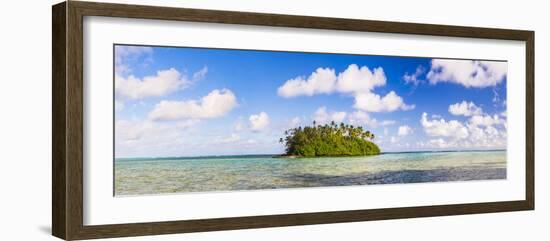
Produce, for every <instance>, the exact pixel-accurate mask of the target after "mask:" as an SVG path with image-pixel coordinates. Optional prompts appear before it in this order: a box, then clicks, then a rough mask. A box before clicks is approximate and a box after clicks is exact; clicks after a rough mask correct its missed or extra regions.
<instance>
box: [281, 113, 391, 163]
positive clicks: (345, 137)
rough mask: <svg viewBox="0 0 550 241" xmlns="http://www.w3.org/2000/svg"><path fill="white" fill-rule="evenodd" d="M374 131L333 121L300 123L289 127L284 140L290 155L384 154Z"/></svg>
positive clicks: (287, 154) (282, 141)
mask: <svg viewBox="0 0 550 241" xmlns="http://www.w3.org/2000/svg"><path fill="white" fill-rule="evenodd" d="M373 139H374V134H372V133H371V132H370V131H364V130H363V127H360V126H359V127H354V126H353V125H346V124H344V123H340V124H339V125H337V124H336V123H334V121H333V122H331V123H330V125H329V124H325V125H317V124H316V122H315V121H314V122H313V127H310V126H305V127H301V126H300V127H296V128H292V129H289V130H287V131H285V137H284V138H281V139H280V140H279V142H281V143H284V145H285V147H286V153H285V154H284V155H283V156H290V157H331V156H366V155H377V154H380V148H378V146H377V145H376V144H374V143H373V142H372V140H373Z"/></svg>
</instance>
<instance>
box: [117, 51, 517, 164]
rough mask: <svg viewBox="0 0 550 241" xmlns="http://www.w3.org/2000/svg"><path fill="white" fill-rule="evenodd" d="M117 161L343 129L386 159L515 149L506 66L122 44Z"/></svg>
mask: <svg viewBox="0 0 550 241" xmlns="http://www.w3.org/2000/svg"><path fill="white" fill-rule="evenodd" d="M114 51H115V60H114V61H115V70H114V71H115V80H114V81H115V156H116V157H138V156H139V157H151V156H152V157H156V156H201V155H234V154H275V153H282V152H283V150H284V148H283V146H282V144H280V143H278V140H279V138H280V137H283V132H284V130H286V129H289V128H292V127H296V126H299V125H301V126H304V125H311V123H312V121H313V120H316V121H317V122H319V123H325V122H330V121H332V120H334V121H336V122H345V123H350V124H354V125H361V126H364V127H365V128H366V129H368V130H371V132H373V133H374V134H375V135H376V139H375V142H376V143H377V144H378V145H380V146H381V148H382V151H386V152H393V151H419V150H469V149H475V150H478V149H505V148H506V138H507V135H506V127H507V125H506V81H507V79H506V71H507V63H506V62H497V61H475V60H458V59H457V60H455V59H432V58H416V57H391V56H365V55H347V54H321V53H296V52H272V51H250V50H221V49H203V48H171V47H143V46H125V45H117V46H115V48H114Z"/></svg>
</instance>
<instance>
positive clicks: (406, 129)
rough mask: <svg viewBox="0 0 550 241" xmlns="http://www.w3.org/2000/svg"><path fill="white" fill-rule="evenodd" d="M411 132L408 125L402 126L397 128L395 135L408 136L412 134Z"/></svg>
mask: <svg viewBox="0 0 550 241" xmlns="http://www.w3.org/2000/svg"><path fill="white" fill-rule="evenodd" d="M412 132H413V130H412V128H411V127H410V126H408V125H402V126H399V128H398V130H397V135H398V136H408V135H410V134H412Z"/></svg>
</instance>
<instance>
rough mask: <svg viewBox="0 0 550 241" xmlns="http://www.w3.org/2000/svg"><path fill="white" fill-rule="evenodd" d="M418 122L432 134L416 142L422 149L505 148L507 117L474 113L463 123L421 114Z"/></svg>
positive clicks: (428, 133) (427, 132)
mask: <svg viewBox="0 0 550 241" xmlns="http://www.w3.org/2000/svg"><path fill="white" fill-rule="evenodd" d="M421 124H422V126H423V128H424V131H425V132H426V134H427V135H428V136H430V137H434V138H432V139H429V140H427V141H423V142H419V143H417V144H418V146H419V147H422V148H445V149H455V148H464V149H495V148H506V138H507V133H506V120H504V119H501V118H500V117H499V116H498V115H493V116H489V115H485V114H483V115H474V116H472V117H470V119H469V120H468V121H466V122H464V123H462V122H459V121H456V120H451V121H445V120H444V119H439V120H435V119H434V120H428V119H427V114H426V113H423V114H422V118H421Z"/></svg>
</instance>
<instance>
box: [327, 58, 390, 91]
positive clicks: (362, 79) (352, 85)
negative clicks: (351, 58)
mask: <svg viewBox="0 0 550 241" xmlns="http://www.w3.org/2000/svg"><path fill="white" fill-rule="evenodd" d="M384 85H386V75H385V74H384V70H383V69H382V68H381V67H378V68H374V69H373V70H372V71H371V70H370V69H369V68H368V67H367V66H363V67H361V68H359V66H357V65H356V64H351V65H349V66H348V68H347V69H346V70H344V72H341V73H340V74H338V79H337V81H336V88H337V90H338V92H341V93H359V92H361V93H364V92H370V91H372V90H373V89H374V88H375V87H378V86H384Z"/></svg>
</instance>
